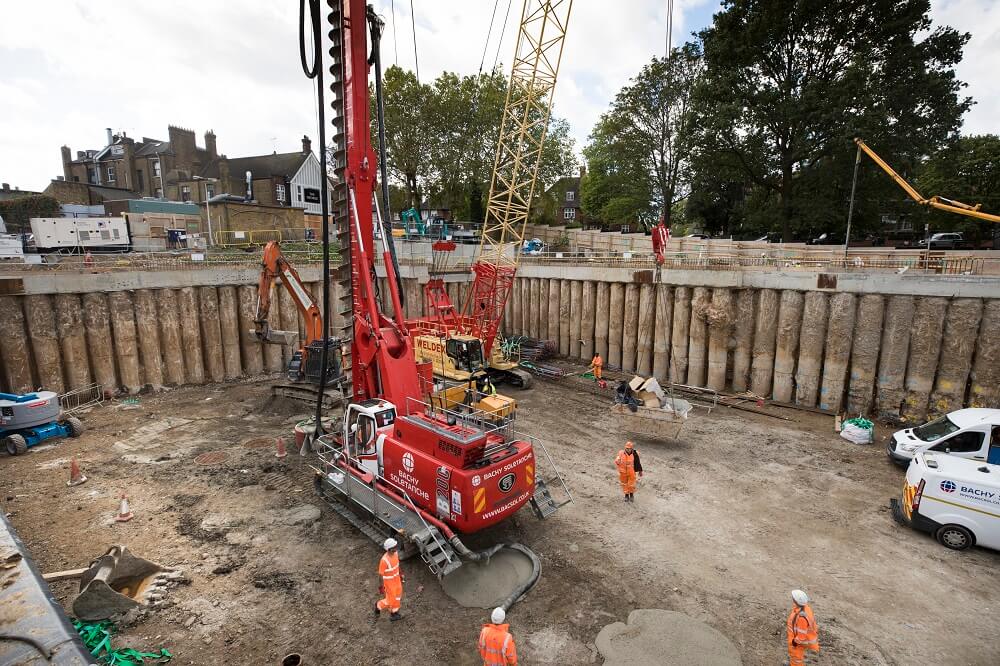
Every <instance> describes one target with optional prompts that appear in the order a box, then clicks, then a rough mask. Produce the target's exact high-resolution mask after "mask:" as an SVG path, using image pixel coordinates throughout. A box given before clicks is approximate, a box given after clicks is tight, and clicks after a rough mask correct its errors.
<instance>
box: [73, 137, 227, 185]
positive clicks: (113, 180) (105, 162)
mask: <svg viewBox="0 0 1000 666" xmlns="http://www.w3.org/2000/svg"><path fill="white" fill-rule="evenodd" d="M167 135H168V137H169V138H168V140H167V141H162V140H160V139H152V138H150V137H142V140H140V141H136V140H135V139H134V138H132V137H130V136H127V135H126V134H125V133H124V132H122V133H121V134H114V133H112V131H111V129H110V128H108V129H107V145H105V146H104V147H103V148H101V149H97V150H79V151H77V152H76V157H75V158H74V156H73V152H72V151H71V150H70V148H69V146H63V147H62V163H63V178H62V179H63V180H65V181H66V182H73V183H85V184H89V185H97V186H103V187H113V188H116V189H121V190H127V191H131V192H135V193H136V194H137V195H138V196H140V197H155V198H163V199H170V200H173V201H200V200H201V195H200V191H201V190H202V187H203V186H202V187H198V185H199V183H198V181H195V180H194V179H193V177H194V176H195V175H198V174H199V172H200V171H201V169H202V168H203V167H204V166H205V165H207V164H208V163H209V162H210V161H212V160H215V159H218V157H219V155H218V152H217V148H216V139H215V133H214V132H212V131H211V130H209V131H208V132H205V147H204V148H199V147H198V146H197V144H196V143H195V134H194V132H193V131H192V130H189V129H184V128H183V127H176V126H174V125H171V126H169V127H168V128H167ZM210 185H211V184H210ZM210 189H211V188H210Z"/></svg>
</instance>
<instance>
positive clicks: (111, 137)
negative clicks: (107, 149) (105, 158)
mask: <svg viewBox="0 0 1000 666" xmlns="http://www.w3.org/2000/svg"><path fill="white" fill-rule="evenodd" d="M105 129H106V130H107V132H108V145H109V146H110V145H111V144H112V143H114V142H115V137H114V136H113V135H112V134H111V128H110V127H106V128H105Z"/></svg>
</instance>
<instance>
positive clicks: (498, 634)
mask: <svg viewBox="0 0 1000 666" xmlns="http://www.w3.org/2000/svg"><path fill="white" fill-rule="evenodd" d="M506 618H507V613H505V612H504V610H503V609H502V608H494V609H493V614H492V615H490V624H484V625H483V629H482V631H480V632H479V656H480V657H482V658H483V666H517V649H516V648H515V647H514V637H513V636H512V635H511V633H510V630H509V627H510V625H508V624H504V620H505V619H506Z"/></svg>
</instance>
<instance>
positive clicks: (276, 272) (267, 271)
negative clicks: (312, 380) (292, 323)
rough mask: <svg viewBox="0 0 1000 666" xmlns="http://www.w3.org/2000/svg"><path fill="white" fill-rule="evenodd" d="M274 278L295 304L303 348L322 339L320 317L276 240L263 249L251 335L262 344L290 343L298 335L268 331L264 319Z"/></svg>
mask: <svg viewBox="0 0 1000 666" xmlns="http://www.w3.org/2000/svg"><path fill="white" fill-rule="evenodd" d="M277 279H280V280H281V284H283V285H284V286H285V289H286V290H287V291H288V295H289V296H291V297H292V300H293V301H295V306H296V307H297V308H298V310H299V313H300V314H301V315H302V318H303V319H304V320H305V323H306V335H305V340H304V341H303V343H302V347H303V349H305V348H307V347H309V345H310V344H312V343H313V342H316V341H317V340H322V339H323V315H322V313H321V312H320V310H319V307H317V305H316V302H315V301H313V299H312V298H311V297H310V296H309V292H307V291H306V288H305V286H304V285H303V284H302V280H301V279H300V278H299V273H298V271H296V270H295V268H294V267H293V266H292V265H291V264H290V263H288V260H287V259H286V258H285V255H284V254H282V253H281V246H280V245H278V243H277V241H270V242H269V243H268V244H267V245H266V246H264V258H263V261H262V262H261V269H260V280H259V282H258V284H257V312H256V314H255V315H254V319H253V322H254V335H255V336H257V339H258V340H260V341H262V342H270V343H274V344H291V343H292V342H293V341H294V340H295V338H296V336H297V335H298V332H296V331H279V330H275V329H272V328H271V327H270V325H269V324H268V321H267V316H268V314H269V313H270V311H271V287H272V286H273V285H274V281H275V280H277Z"/></svg>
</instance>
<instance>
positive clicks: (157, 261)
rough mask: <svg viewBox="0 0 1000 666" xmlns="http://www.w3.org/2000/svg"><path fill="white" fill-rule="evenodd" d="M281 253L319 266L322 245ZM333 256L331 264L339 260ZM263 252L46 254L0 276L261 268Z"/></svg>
mask: <svg viewBox="0 0 1000 666" xmlns="http://www.w3.org/2000/svg"><path fill="white" fill-rule="evenodd" d="M282 253H283V254H284V255H285V256H286V257H287V258H288V259H289V261H291V262H292V263H293V265H295V266H303V265H308V264H317V263H321V262H322V261H323V252H322V249H321V246H319V245H316V246H310V249H308V250H294V249H287V250H286V249H283V250H282ZM338 257H339V255H337V254H334V253H331V255H330V261H331V262H334V263H336V262H337V261H339V258H338ZM260 262H261V254H260V252H219V251H211V250H210V251H207V252H206V251H204V250H196V251H191V250H185V251H179V250H177V251H170V252H143V253H132V254H114V255H93V256H91V257H89V258H88V257H80V256H79V255H57V254H52V255H43V256H42V262H41V263H37V264H23V263H14V262H4V263H0V274H14V273H33V272H43V273H44V272H56V273H115V272H129V271H166V270H192V269H197V268H253V269H259V268H260Z"/></svg>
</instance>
